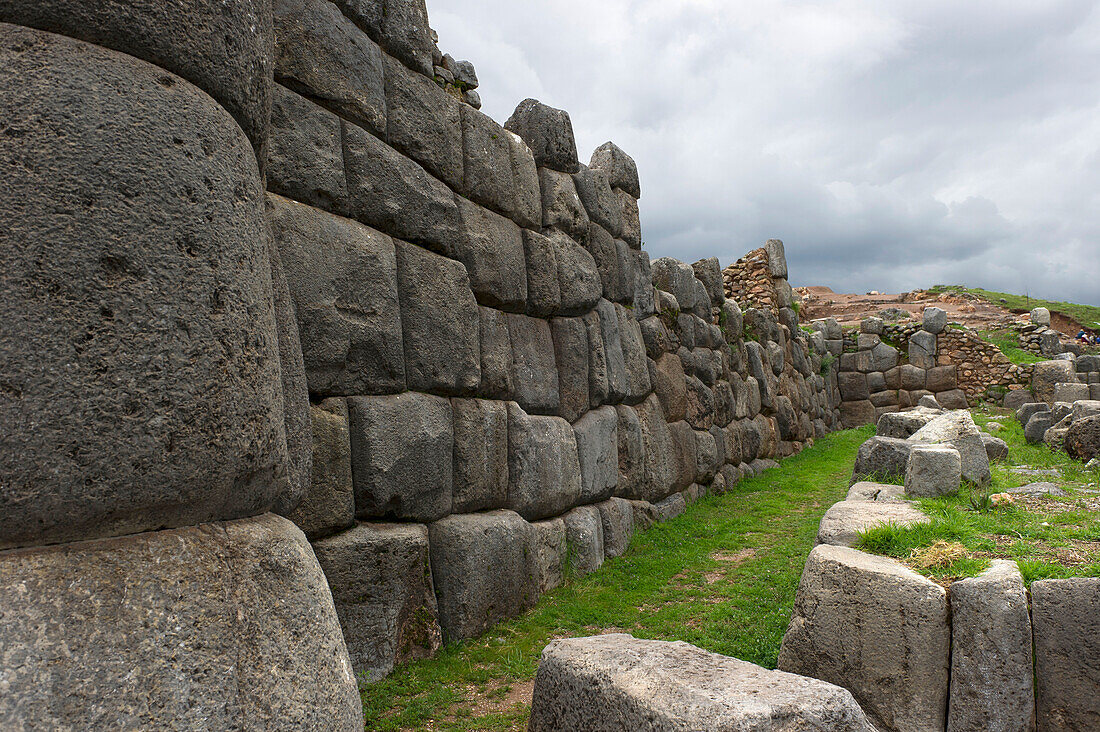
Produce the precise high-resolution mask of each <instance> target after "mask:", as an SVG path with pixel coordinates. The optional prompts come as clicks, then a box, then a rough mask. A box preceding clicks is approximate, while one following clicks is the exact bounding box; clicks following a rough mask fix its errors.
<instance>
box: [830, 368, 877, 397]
mask: <svg viewBox="0 0 1100 732" xmlns="http://www.w3.org/2000/svg"><path fill="white" fill-rule="evenodd" d="M836 379H837V384H839V386H840V398H841V399H843V400H844V401H858V400H860V399H870V397H871V392H870V391H868V388H867V375H866V374H861V373H859V372H858V371H845V372H842V373H839V374H837V375H836Z"/></svg>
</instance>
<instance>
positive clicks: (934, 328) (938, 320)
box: [921, 307, 947, 335]
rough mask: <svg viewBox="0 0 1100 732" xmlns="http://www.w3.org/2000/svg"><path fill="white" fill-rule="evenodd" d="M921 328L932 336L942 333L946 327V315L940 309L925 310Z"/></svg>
mask: <svg viewBox="0 0 1100 732" xmlns="http://www.w3.org/2000/svg"><path fill="white" fill-rule="evenodd" d="M921 327H922V328H923V329H924V330H926V331H928V332H929V333H931V334H932V335H938V334H940V333H942V332H943V329H944V328H946V327H947V313H946V312H945V311H944V310H943V309H942V308H936V307H931V308H925V309H924V317H923V322H922V324H921Z"/></svg>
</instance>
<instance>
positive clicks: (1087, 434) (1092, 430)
mask: <svg viewBox="0 0 1100 732" xmlns="http://www.w3.org/2000/svg"><path fill="white" fill-rule="evenodd" d="M1062 445H1063V447H1064V448H1065V450H1066V453H1067V454H1068V455H1069V456H1070V457H1071V458H1073V459H1074V460H1080V461H1082V462H1086V463H1087V462H1088V461H1090V460H1092V459H1093V458H1095V457H1096V456H1097V455H1100V415H1094V416H1092V417H1084V418H1083V419H1078V420H1075V421H1074V422H1073V423H1071V424H1070V426H1069V429H1068V430H1066V437H1065V440H1064V441H1063V443H1062Z"/></svg>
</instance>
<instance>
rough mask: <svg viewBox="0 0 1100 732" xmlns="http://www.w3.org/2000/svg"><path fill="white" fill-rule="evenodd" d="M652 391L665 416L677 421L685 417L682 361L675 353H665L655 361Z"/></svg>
mask: <svg viewBox="0 0 1100 732" xmlns="http://www.w3.org/2000/svg"><path fill="white" fill-rule="evenodd" d="M653 373H654V376H655V377H656V378H655V379H654V380H653V391H654V393H655V394H656V395H657V399H658V400H660V402H661V408H662V409H663V410H664V412H665V417H666V418H667V419H668V421H670V422H678V421H680V420H681V419H684V418H685V417H687V398H688V396H687V383H686V381H685V376H684V367H683V363H682V362H681V361H680V358H679V357H678V356H677V355H676V354H675V353H665V354H663V355H662V356H661V357H660V358H658V359H657V361H656V363H655V369H654V372H653Z"/></svg>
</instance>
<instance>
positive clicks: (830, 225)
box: [428, 0, 1100, 304]
mask: <svg viewBox="0 0 1100 732" xmlns="http://www.w3.org/2000/svg"><path fill="white" fill-rule="evenodd" d="M428 10H429V13H430V14H431V19H432V25H433V27H434V28H436V30H437V31H438V32H439V35H440V47H441V48H443V49H444V50H445V51H448V52H450V53H452V54H453V55H455V56H456V57H458V58H468V59H470V60H471V61H473V62H474V64H475V65H476V66H477V70H478V75H479V77H480V79H481V89H480V90H479V91H480V92H481V96H482V99H483V101H484V103H485V111H486V112H487V113H489V114H490V115H492V116H493V117H495V118H496V119H498V120H501V121H503V120H504V119H506V118H507V117H508V116H509V115H510V114H511V111H512V109H513V108H514V107H515V105H516V104H517V103H518V102H519V101H521V100H522V99H524V98H526V97H535V98H538V99H541V100H542V101H543V102H546V103H547V104H551V105H553V106H556V107H560V108H563V109H566V110H568V111H569V113H570V115H571V117H572V119H573V126H574V130H575V132H576V136H577V144H578V148H579V149H580V150H581V151H582V152H581V157H582V159H586V158H587V153H588V151H590V150H592V149H593V148H595V147H596V146H597V145H599V144H601V143H603V142H604V141H606V140H608V139H613V140H615V142H617V143H618V144H619V145H621V146H622V147H623V148H624V149H626V150H627V151H628V152H630V153H631V154H632V155H633V156H634V157H635V159H636V160H637V161H638V167H639V170H640V172H641V176H642V193H643V198H642V202H641V210H642V217H643V222H642V223H643V234H644V237H645V240H646V243H647V248H648V249H649V250H650V252H651V253H652V254H653V255H654V256H661V255H666V254H667V255H672V256H677V257H680V258H683V259H686V260H688V261H691V260H694V259H697V258H699V257H703V256H711V255H717V256H718V257H719V258H720V259H722V261H723V262H728V261H730V260H732V259H734V258H736V257H738V256H740V255H741V254H743V253H744V252H745V251H747V250H749V249H751V248H753V247H755V246H758V245H759V244H760V243H761V242H762V241H763V240H764V239H767V238H769V237H779V238H782V239H784V240H785V241H786V243H787V254H788V259H789V260H790V264H791V273H792V279H793V280H794V281H797V282H800V283H805V284H826V285H830V286H833V287H834V288H836V289H844V290H856V291H866V290H869V289H878V290H900V289H911V288H914V287H921V286H927V285H930V284H935V283H942V282H966V283H969V284H973V285H978V286H983V287H987V288H989V289H1004V290H1011V291H1024V290H1028V291H1030V292H1031V293H1032V294H1034V295H1038V296H1048V297H1056V298H1059V299H1063V298H1068V299H1074V300H1078V301H1083V302H1092V303H1097V304H1100V238H1098V237H1100V206H1098V205H1097V204H1098V203H1100V200H1098V199H1100V10H1098V3H1097V2H1096V1H1095V0H1050V1H1049V2H1044V3H1036V2H1033V0H996V1H993V0H979V1H977V2H972V3H963V4H961V5H960V4H959V3H957V2H947V1H946V0H929V1H927V2H921V3H888V2H865V1H863V0H821V1H819V2H810V1H807V0H797V1H796V0H778V1H775V2H768V3H731V2H728V0H678V1H677V0H595V1H593V0H544V1H542V2H537V3H536V2H530V1H528V2H516V1H515V0H477V1H476V2H472V3H471V2H469V0H429V8H428Z"/></svg>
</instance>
